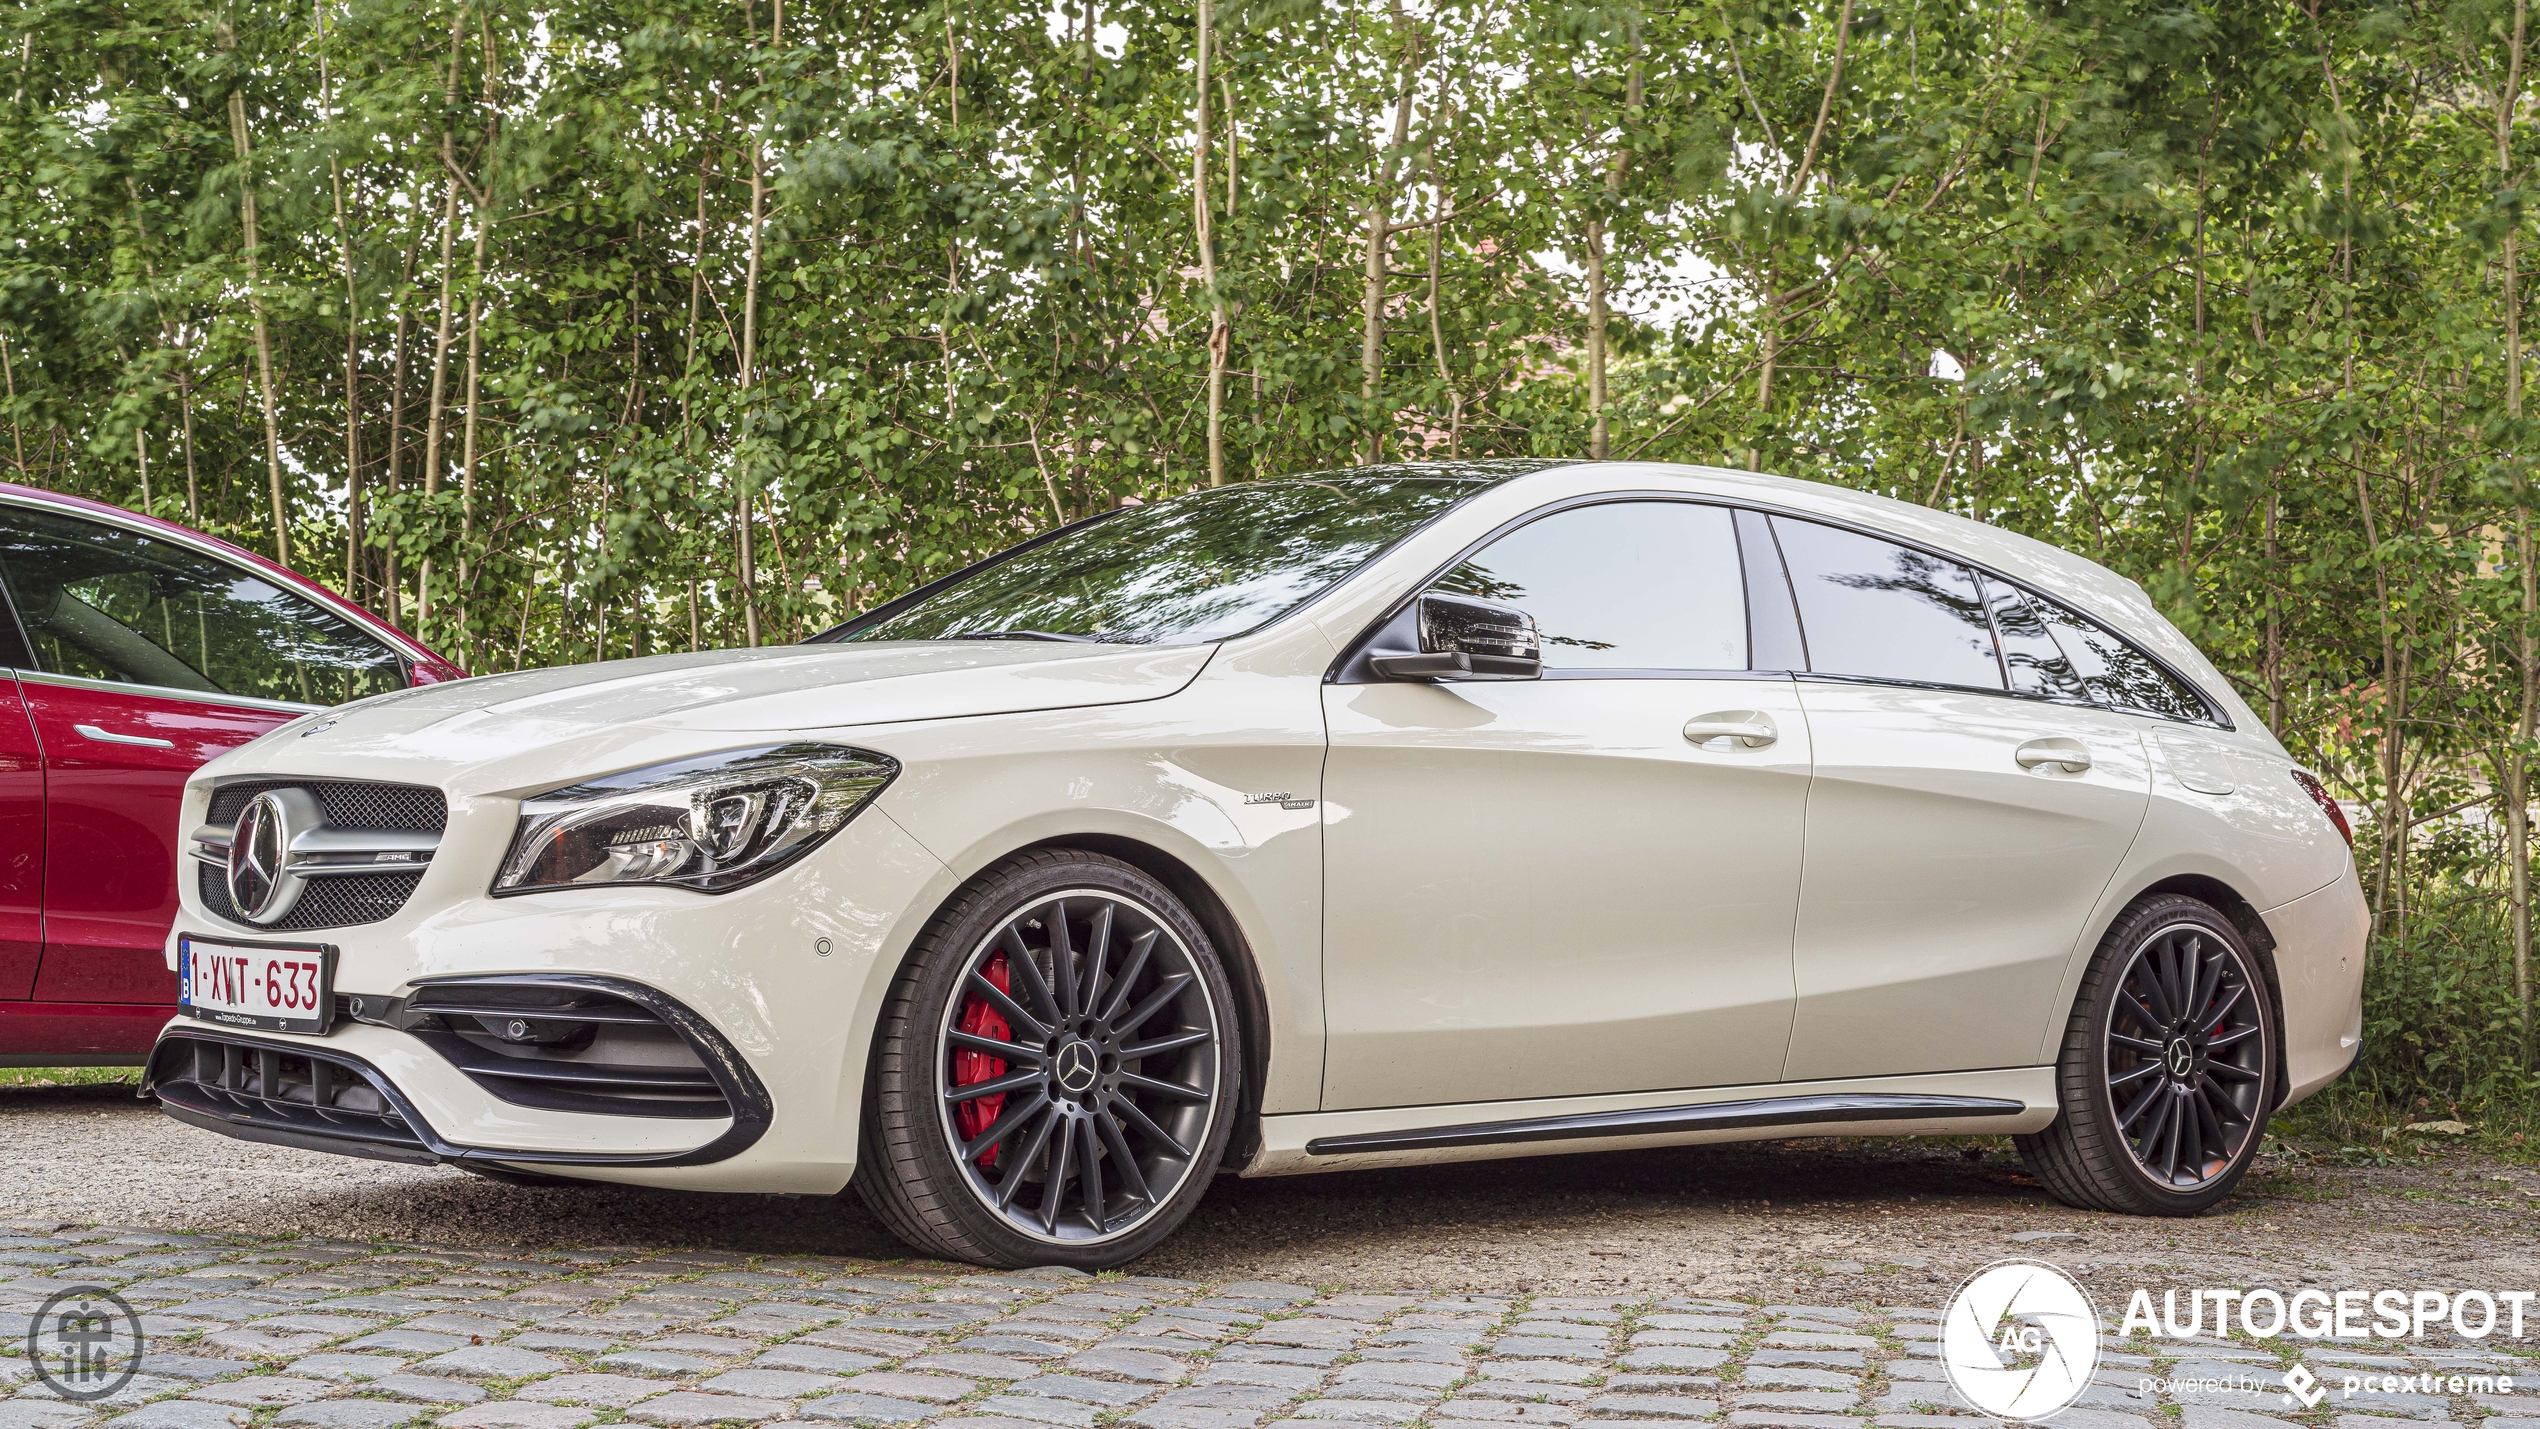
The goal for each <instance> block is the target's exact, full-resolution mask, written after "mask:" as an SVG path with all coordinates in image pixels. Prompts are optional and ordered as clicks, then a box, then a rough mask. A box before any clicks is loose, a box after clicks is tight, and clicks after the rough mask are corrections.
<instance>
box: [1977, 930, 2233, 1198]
mask: <svg viewBox="0 0 2540 1429" xmlns="http://www.w3.org/2000/svg"><path fill="white" fill-rule="evenodd" d="M2191 976H2192V977H2193V979H2194V981H2193V982H2192V983H2191V982H2190V981H2189V978H2190V977H2191ZM2206 989H2210V990H2209V991H2208V990H2206ZM2278 1025H2279V1024H2278V1022H2277V1020H2276V1007H2275V995H2274V991H2273V989H2272V987H2271V986H2270V984H2269V982H2268V979H2267V969H2266V967H2265V965H2264V964H2263V963H2262V962H2261V961H2260V960H2259V957H2258V955H2257V954H2256V953H2255V952H2253V951H2252V950H2251V949H2250V947H2249V944H2248V941H2247V940H2246V939H2244V938H2243V937H2241V935H2240V930H2239V929H2238V928H2236V927H2234V926H2233V925H2232V923H2231V920H2230V919H2228V918H2225V917H2224V916H2223V915H2222V914H2220V913H2219V912H2216V911H2215V910H2214V909H2213V907H2212V906H2210V905H2208V904H2205V903H2201V902H2198V901H2197V900H2195V899H2192V898H2185V897H2181V896H2178V895H2175V894H2157V895H2154V896H2152V897H2149V898H2145V899H2143V900H2141V901H2140V902H2138V903H2136V904H2135V905H2134V906H2133V907H2131V908H2129V909H2127V910H2126V912H2125V914H2124V915H2123V916H2122V917H2120V918H2118V919H2117V922H2116V925H2115V926H2114V927H2112V928H2110V929H2109V930H2108V934H2107V936H2106V937H2104V938H2102V939H2101V940H2100V942H2099V950H2098V952H2097V953H2095V954H2094V955H2093V956H2092V957H2091V960H2090V971H2089V973H2088V974H2087V975H2086V976H2085V977H2083V979H2082V983H2081V992H2080V995H2079V996H2078V997H2077V998H2075V999H2074V1003H2073V1014H2072V1019H2071V1021H2070V1022H2069V1023H2068V1024H2067V1025H2066V1027H2065V1031H2064V1043H2063V1050H2062V1052H2061V1054H2060V1055H2059V1056H2058V1057H2057V1059H2056V1064H2055V1084H2056V1096H2057V1100H2058V1102H2059V1103H2060V1105H2061V1107H2062V1110H2061V1112H2060V1113H2059V1114H2058V1115H2057V1117H2056V1119H2055V1121H2054V1123H2053V1124H2052V1125H2050V1126H2048V1127H2047V1128H2046V1129H2045V1130H2044V1131H2041V1132H2037V1133H2035V1134H2034V1135H2029V1136H2022V1137H2018V1138H2015V1140H2016V1141H2017V1143H2018V1145H2019V1149H2020V1158H2021V1159H2022V1160H2023V1161H2025V1162H2027V1163H2028V1168H2029V1170H2030V1171H2031V1172H2032V1173H2033V1174H2035V1176H2036V1177H2037V1179H2038V1182H2039V1184H2041V1185H2043V1186H2044V1187H2045V1188H2046V1189H2047V1190H2048V1191H2049V1192H2051V1193H2052V1194H2053V1195H2054V1196H2055V1197H2056V1199H2058V1200H2061V1201H2063V1202H2065V1203H2067V1204H2069V1205H2074V1206H2080V1207H2083V1208H2084V1209H2088V1210H2099V1211H2114V1212H2117V1213H2119V1214H2123V1215H2137V1216H2192V1215H2198V1214H2201V1213H2202V1212H2204V1211H2206V1210H2207V1209H2209V1208H2211V1207H2212V1206H2213V1205H2214V1204H2215V1203H2216V1202H2218V1201H2220V1200H2221V1199H2222V1198H2223V1197H2225V1196H2227V1195H2229V1194H2231V1191H2232V1188H2233V1187H2235V1186H2237V1185H2239V1184H2240V1178H2241V1177H2243V1176H2245V1175H2247V1174H2248V1172H2249V1166H2250V1164H2251V1163H2252V1162H2253V1161H2255V1160H2256V1158H2257V1154H2258V1144H2259V1142H2260V1141H2261V1140H2263V1139H2264V1133H2265V1130H2266V1121H2267V1116H2268V1113H2269V1112H2271V1111H2272V1110H2273V1109H2274V1106H2275V1103H2276V1100H2277V1099H2278V1096H2279V1091H2278V1087H2277V1077H2278V1075H2279V1073H2278V1070H2277V1062H2276V1036H2277V1028H2278Z"/></svg>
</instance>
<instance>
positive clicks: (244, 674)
mask: <svg viewBox="0 0 2540 1429" xmlns="http://www.w3.org/2000/svg"><path fill="white" fill-rule="evenodd" d="M0 576H5V577H6V579H7V581H8V586H9V595H10V598H11V599H12V600H14V601H15V602H16V603H17V608H18V619H19V621H20V622H21V623H22V624H24V625H25V627H26V634H27V640H28V642H29V643H30V644H32V645H33V646H34V647H35V648H34V656H35V662H36V665H37V666H38V668H40V669H43V670H46V671H49V672H51V673H53V674H57V675H77V676H81V677H83V678H86V679H91V680H112V681H115V682H117V683H121V684H134V685H157V686H160V687H162V688H166V689H174V690H195V691H200V692H202V693H204V694H211V695H252V696H254V697H256V698H258V699H267V700H287V701H290V702H292V703H295V704H309V705H335V704H342V703H343V702H345V701H346V700H357V699H360V698H361V697H363V696H364V695H375V694H379V693H381V692H383V691H387V690H394V689H400V688H402V687H403V686H404V685H405V683H406V672H405V667H404V666H403V665H402V664H400V663H399V661H398V659H397V657H396V655H395V654H394V653H393V652H391V651H390V650H389V649H388V648H387V647H386V646H384V645H382V644H380V643H379V642H378V641H377V640H374V639H372V638H371V637H370V636H369V635H367V634H365V633H363V631H361V630H360V629H359V628H358V627H356V626H354V625H353V624H352V623H351V622H350V621H347V620H345V619H343V618H342V617H340V616H337V615H334V614H331V613H329V612H328V611H326V610H324V609H321V608H320V607H319V606H317V605H316V604H314V603H312V602H310V601H309V600H307V599H305V598H303V597H301V596H299V595H296V594H293V593H292V592H290V591H286V590H283V589H282V588H281V587H279V586H276V585H274V584H273V583H272V582H270V581H267V580H265V579H264V578H262V577H260V576H257V575H253V574H251V573H249V572H248V571H247V570H246V569H245V568H243V567H240V566H233V565H230V564H229V563H228V562H226V561H222V560H217V559H215V558H213V557H211V556H207V555H204V554H202V553H200V552H198V551H195V550H193V549H191V548H190V547H186V546H180V545H178V544H176V543H175V542H173V541H161V540H156V539H153V538H151V537H148V536H143V535H140V534H138V533H136V532H132V531H127V530H124V529H123V528H121V527H118V526H107V525H103V524H100V523H97V522H93V521H82V520H78V519H76V518H74V517H68V516H59V515H55V514H53V513H51V512H47V511H35V510H30V509H28V508H26V507H23V506H7V507H0Z"/></svg>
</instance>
